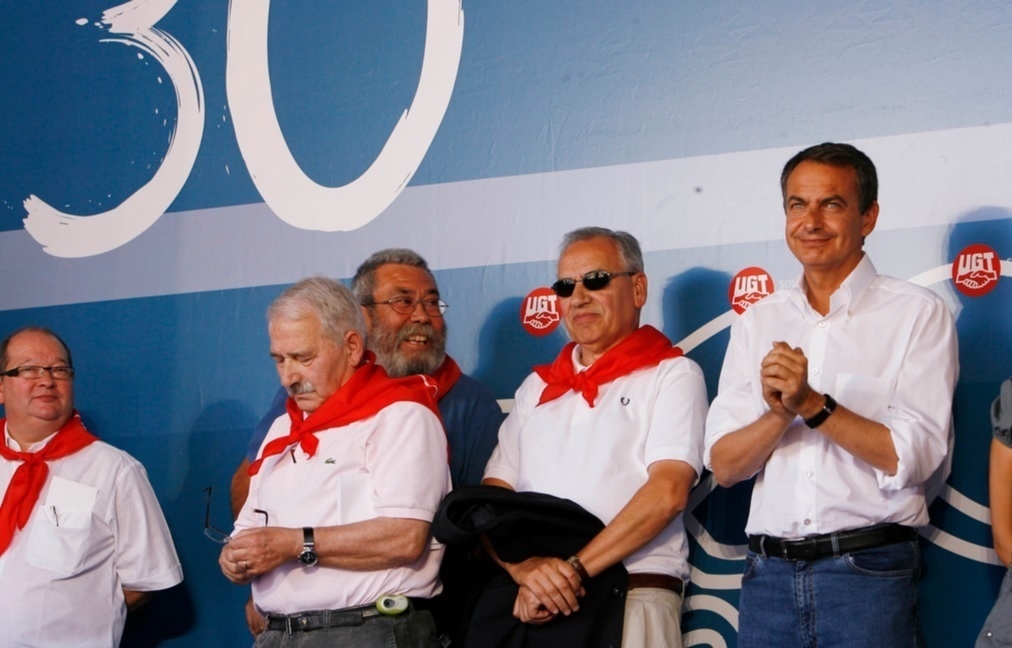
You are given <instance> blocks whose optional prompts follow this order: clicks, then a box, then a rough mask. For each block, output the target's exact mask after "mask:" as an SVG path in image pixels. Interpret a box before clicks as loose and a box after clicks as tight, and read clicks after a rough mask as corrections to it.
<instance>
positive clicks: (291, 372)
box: [278, 358, 301, 389]
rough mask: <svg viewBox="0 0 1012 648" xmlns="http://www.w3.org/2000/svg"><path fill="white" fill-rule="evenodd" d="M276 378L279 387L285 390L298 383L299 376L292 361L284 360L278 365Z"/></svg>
mask: <svg viewBox="0 0 1012 648" xmlns="http://www.w3.org/2000/svg"><path fill="white" fill-rule="evenodd" d="M278 378H280V379H281V386H282V387H284V388H286V389H287V388H288V387H291V386H292V385H293V384H295V383H297V382H299V378H301V375H300V374H299V370H298V367H297V366H296V365H295V363H294V361H292V360H289V359H287V358H286V359H284V360H282V361H281V362H279V363H278Z"/></svg>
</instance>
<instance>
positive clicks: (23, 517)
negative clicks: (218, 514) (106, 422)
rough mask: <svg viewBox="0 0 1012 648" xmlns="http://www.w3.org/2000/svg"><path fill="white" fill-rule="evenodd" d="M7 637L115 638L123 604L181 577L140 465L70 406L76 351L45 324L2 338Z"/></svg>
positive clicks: (0, 483)
mask: <svg viewBox="0 0 1012 648" xmlns="http://www.w3.org/2000/svg"><path fill="white" fill-rule="evenodd" d="M0 367H2V368H3V369H2V371H0V403H2V404H3V406H4V413H5V415H6V418H5V419H4V420H3V421H2V422H3V428H4V443H3V444H2V445H0V456H2V458H3V461H0V488H2V490H3V502H2V504H0V628H2V629H0V637H2V640H0V643H2V644H3V645H4V646H39V647H43V646H44V647H46V648H50V647H52V646H74V647H77V646H87V647H100V646H105V647H109V646H118V645H119V643H120V638H121V637H122V635H123V627H124V624H125V623H126V616H127V610H128V609H129V610H134V609H136V608H137V607H138V606H140V605H141V604H142V603H143V602H145V601H146V600H147V598H148V597H149V596H150V592H154V591H157V590H163V589H167V588H170V587H172V586H174V585H176V584H178V583H179V582H181V581H182V580H183V572H182V568H181V566H180V564H179V558H178V557H177V555H176V550H175V548H174V547H173V545H172V538H171V536H170V535H169V529H168V526H167V525H166V523H165V518H164V517H163V515H162V510H161V508H160V507H159V505H158V500H157V499H156V497H155V494H154V491H152V489H151V485H150V483H149V482H148V478H147V474H146V473H145V471H144V467H143V466H142V465H141V464H140V463H139V462H138V461H137V460H136V459H134V458H133V457H131V456H130V455H128V454H127V453H126V452H123V451H122V450H119V449H117V448H114V447H112V446H110V445H109V444H107V443H104V442H102V441H99V440H98V439H97V438H96V437H95V436H93V435H92V434H91V433H90V432H88V430H86V429H85V427H84V425H83V424H82V422H81V417H80V416H79V415H78V413H77V411H76V410H75V409H74V367H73V362H72V360H71V355H70V349H69V347H67V345H66V344H65V343H64V342H63V340H61V339H60V338H59V337H58V336H57V335H56V333H54V332H53V331H51V330H49V329H47V328H43V327H36V326H32V327H26V328H22V329H19V330H17V331H15V332H14V333H12V334H11V335H9V336H8V337H7V338H6V339H5V340H3V341H2V342H0Z"/></svg>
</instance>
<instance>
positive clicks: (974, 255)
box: [952, 243, 1001, 297]
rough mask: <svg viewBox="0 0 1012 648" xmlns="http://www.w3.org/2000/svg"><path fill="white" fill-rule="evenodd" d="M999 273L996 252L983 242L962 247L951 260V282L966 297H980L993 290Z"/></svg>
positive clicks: (999, 261) (999, 262) (999, 263)
mask: <svg viewBox="0 0 1012 648" xmlns="http://www.w3.org/2000/svg"><path fill="white" fill-rule="evenodd" d="M1000 275H1001V259H999V258H998V253H997V252H995V251H994V250H993V249H991V248H990V247H989V246H987V245H984V244H983V243H974V244H973V245H970V246H967V247H965V248H963V251H962V252H960V253H959V254H958V255H956V259H955V261H953V262H952V283H954V284H956V288H957V289H958V290H959V292H961V293H963V294H964V295H966V296H968V297H981V296H983V295H986V294H987V293H989V292H991V291H992V290H994V287H995V286H997V285H998V277H999V276H1000Z"/></svg>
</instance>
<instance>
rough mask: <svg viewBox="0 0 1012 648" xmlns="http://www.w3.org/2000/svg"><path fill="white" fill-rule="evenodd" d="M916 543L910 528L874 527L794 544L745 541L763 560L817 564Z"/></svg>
mask: <svg viewBox="0 0 1012 648" xmlns="http://www.w3.org/2000/svg"><path fill="white" fill-rule="evenodd" d="M916 539H917V531H916V529H914V528H912V527H908V526H902V525H899V524H878V525H875V526H870V527H865V528H863V529H853V530H851V531H838V532H836V533H826V534H823V535H816V536H809V537H807V538H799V539H796V540H787V539H784V538H774V537H773V536H765V535H753V536H749V537H748V548H749V549H751V550H752V551H754V552H756V553H757V554H759V555H761V556H763V557H764V558H783V559H784V560H818V559H819V558H829V557H830V556H837V557H839V556H841V555H842V554H845V553H850V552H851V551H860V550H861V549H872V548H873V547H882V546H884V545H889V544H895V543H897V542H907V541H910V540H916Z"/></svg>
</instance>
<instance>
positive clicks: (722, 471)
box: [710, 453, 742, 488]
mask: <svg viewBox="0 0 1012 648" xmlns="http://www.w3.org/2000/svg"><path fill="white" fill-rule="evenodd" d="M712 464H713V465H712V466H710V471H711V472H712V473H713V479H714V480H715V481H716V482H717V484H719V485H720V486H723V487H724V488H731V487H732V486H734V485H735V484H737V483H738V482H740V481H741V480H742V477H741V475H739V474H738V471H737V470H734V469H733V467H732V466H731V465H730V462H728V461H726V460H725V459H724V458H723V457H720V456H718V455H717V454H716V453H714V455H713V460H712Z"/></svg>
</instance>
